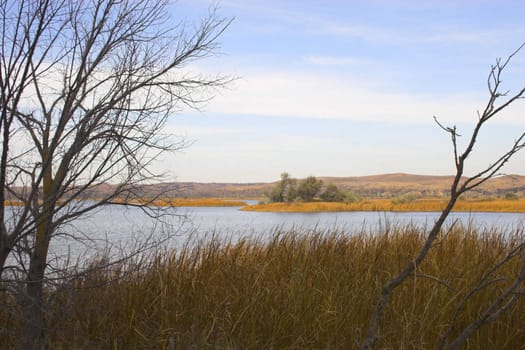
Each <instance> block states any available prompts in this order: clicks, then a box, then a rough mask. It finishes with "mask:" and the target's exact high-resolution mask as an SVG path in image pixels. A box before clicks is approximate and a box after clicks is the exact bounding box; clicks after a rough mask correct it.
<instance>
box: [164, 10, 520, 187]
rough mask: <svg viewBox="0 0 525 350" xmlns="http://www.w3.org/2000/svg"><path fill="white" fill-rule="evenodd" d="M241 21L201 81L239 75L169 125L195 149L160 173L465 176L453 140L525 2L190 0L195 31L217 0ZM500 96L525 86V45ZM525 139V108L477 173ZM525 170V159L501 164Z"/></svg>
mask: <svg viewBox="0 0 525 350" xmlns="http://www.w3.org/2000/svg"><path fill="white" fill-rule="evenodd" d="M214 5H217V6H218V10H217V14H218V15H219V16H221V17H224V18H232V19H233V22H232V23H231V25H230V26H229V27H228V29H227V30H226V31H225V33H224V34H223V35H222V36H221V37H220V38H219V43H220V49H219V51H218V53H217V54H215V55H213V56H211V57H208V58H206V59H203V60H200V61H198V62H195V63H194V65H193V66H192V68H193V69H198V70H199V71H201V72H202V73H203V74H210V75H216V74H221V75H226V76H233V77H235V78H236V79H235V81H234V82H232V83H231V84H229V85H228V86H227V88H225V89H221V90H219V91H217V92H216V95H215V98H214V99H213V100H212V101H210V102H209V103H208V104H206V105H205V106H203V107H202V108H201V109H200V110H199V111H192V110H183V111H181V112H180V113H178V114H177V115H175V116H173V117H172V118H170V120H169V124H168V126H167V131H168V132H170V133H173V134H175V135H178V136H181V137H183V138H184V139H185V140H186V143H187V147H186V148H185V149H183V150H182V151H180V152H177V153H175V154H170V155H166V156H164V157H163V158H162V159H161V161H160V162H158V164H157V165H156V166H157V167H158V169H159V170H160V171H164V172H166V173H167V174H168V175H169V176H170V177H171V178H174V179H176V180H178V181H198V182H239V183H245V182H270V181H276V180H278V179H279V176H280V174H281V173H282V172H284V171H286V172H288V173H290V174H291V175H292V176H293V177H296V178H304V177H306V176H310V175H314V176H363V175H374V174H383V173H398V172H402V173H412V174H422V175H451V174H454V172H455V169H454V159H453V155H452V146H451V142H450V136H449V135H448V134H447V133H445V132H444V131H443V130H442V129H440V127H439V126H438V125H437V124H436V123H435V121H434V119H433V117H434V116H435V117H437V118H438V120H439V121H440V122H441V123H442V124H443V125H447V126H453V125H456V126H457V130H458V133H459V134H461V135H462V136H461V137H460V140H459V146H460V148H461V147H464V145H465V142H466V141H467V140H468V137H469V134H470V132H471V130H472V127H473V125H474V123H475V122H476V121H477V111H480V110H482V109H483V108H484V106H485V104H486V103H487V101H488V89H487V76H488V73H489V70H490V67H491V65H492V64H494V63H495V62H496V60H497V59H498V58H503V59H505V58H506V57H507V56H508V55H510V54H511V53H512V52H513V51H515V50H516V49H517V48H518V47H519V46H520V45H521V44H522V43H523V42H524V41H525V20H524V17H523V14H524V13H525V2H524V1H521V0H518V1H504V0H502V1H498V0H491V1H484V0H479V1H474V0H472V1H470V0H465V1H460V0H455V1H447V0H441V1H410V0H406V1H396V0H390V1H387V0H384V1H379V0H378V1H375V0H369V1H351V0H350V1H343V0H340V1H339V0H327V1H310V0H305V1H299V0H289V1H285V0H283V1H274V0H269V1H262V0H223V1H220V2H218V3H211V2H209V1H204V0H202V1H201V0H179V1H178V2H176V3H174V4H173V6H172V8H171V9H172V11H173V17H174V18H175V19H182V20H183V21H184V22H185V23H198V20H199V18H202V17H204V16H206V15H207V13H208V10H209V8H210V6H214ZM522 51H523V52H520V53H519V54H518V55H516V56H515V57H514V58H513V60H512V61H511V62H510V64H509V66H508V67H507V69H506V70H505V71H504V75H503V77H502V80H503V88H502V91H507V90H510V92H511V93H512V92H513V91H516V90H517V89H519V88H520V87H523V86H525V49H524V50H522ZM524 131H525V100H522V101H519V102H518V103H516V104H515V105H514V106H513V107H512V108H510V109H509V110H508V111H507V112H506V113H502V114H501V115H499V116H497V118H496V119H494V120H492V121H490V123H488V124H486V126H485V128H484V129H483V130H482V133H481V135H480V138H479V139H478V147H477V148H476V152H475V153H474V154H473V155H472V157H471V159H470V160H469V162H468V165H467V168H466V173H467V175H468V174H474V173H477V172H478V171H479V170H481V169H483V168H484V167H486V166H487V165H488V164H490V162H491V161H492V160H495V159H497V157H498V156H499V155H501V154H502V153H503V152H504V151H505V150H506V149H507V148H508V147H510V145H511V144H512V142H513V141H514V140H515V139H516V138H517V137H519V135H520V134H521V133H522V132H524ZM503 172H504V173H506V174H525V152H524V153H522V154H518V155H516V156H515V157H514V159H513V160H512V161H511V162H510V163H509V164H508V165H507V166H506V167H505V168H504V169H503Z"/></svg>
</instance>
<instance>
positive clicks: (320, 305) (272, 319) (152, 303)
mask: <svg viewBox="0 0 525 350" xmlns="http://www.w3.org/2000/svg"><path fill="white" fill-rule="evenodd" d="M423 235H424V232H423V231H422V230H421V229H419V228H416V227H411V226H407V227H388V228H385V230H384V232H380V233H369V232H361V233H354V234H348V233H346V232H340V231H330V232H319V231H312V232H301V231H289V232H280V231H276V232H275V233H274V235H273V237H272V238H270V239H265V240H262V239H257V238H254V239H241V240H238V241H235V242H233V241H225V240H220V239H218V238H210V239H208V240H203V241H202V242H201V243H188V244H187V245H185V246H184V247H182V248H180V249H178V250H174V251H157V252H155V253H152V255H151V256H149V257H142V258H140V259H139V258H136V259H134V260H128V261H126V262H124V263H120V264H116V265H110V266H106V265H105V260H104V259H102V260H96V261H92V262H91V263H90V265H89V266H88V267H89V268H88V269H87V270H86V271H88V272H86V273H85V274H83V275H79V276H77V277H76V278H71V279H69V280H67V282H66V281H64V282H63V283H62V284H61V285H59V286H58V287H54V288H52V289H49V290H48V295H49V297H48V303H49V310H48V314H47V315H48V316H47V320H46V322H47V325H48V326H49V329H48V338H49V339H48V342H49V347H50V348H53V349H95V348H96V349H354V348H356V346H357V343H358V342H359V340H360V339H361V338H362V336H363V332H364V330H365V329H366V325H367V322H368V318H369V315H370V309H371V305H372V304H373V303H374V302H375V301H376V300H377V295H378V293H379V292H380V289H381V286H382V285H383V283H384V282H385V281H386V280H388V279H389V278H390V277H391V276H392V275H393V274H395V273H396V272H398V271H399V270H400V269H402V268H403V267H404V266H405V265H406V264H407V263H408V262H410V261H411V260H412V258H413V256H414V254H415V252H416V251H417V250H418V248H419V247H420V246H421V244H422V242H423V239H424V237H423ZM521 239H522V238H521V236H509V234H508V233H506V232H500V231H498V230H486V231H483V232H475V231H473V230H472V229H471V228H469V227H456V228H454V229H453V230H451V232H449V233H448V234H447V235H446V239H445V235H443V237H441V240H440V241H439V242H438V244H437V245H436V246H435V247H434V248H433V249H432V250H431V253H430V255H429V256H428V259H427V260H426V261H425V263H424V264H423V265H422V266H421V267H420V269H418V271H417V272H416V273H415V274H414V275H413V276H412V277H411V278H410V279H409V280H408V281H406V283H405V284H404V285H402V286H401V287H400V288H399V289H398V290H397V291H396V293H395V294H394V297H393V299H392V300H391V304H390V305H389V308H388V312H387V315H386V319H385V320H384V322H383V324H382V331H381V335H382V338H381V341H380V344H378V348H380V349H429V348H433V347H434V345H435V344H436V343H437V342H438V340H439V337H440V334H441V333H443V332H444V330H445V329H447V327H448V326H449V325H450V323H451V319H452V317H453V315H454V313H455V312H456V309H457V308H458V306H459V305H460V304H461V302H462V300H463V299H464V297H465V295H467V293H469V291H471V290H472V288H475V286H476V283H477V281H478V279H479V278H480V277H481V276H482V275H483V273H484V272H486V271H487V270H488V269H489V268H490V267H491V266H494V265H495V264H496V263H497V262H498V261H500V260H501V259H503V258H504V257H505V256H506V254H508V252H509V251H511V250H512V249H513V248H514V247H516V246H517V245H518V244H519V243H520V242H521ZM518 265H519V262H518V261H517V260H515V259H513V260H510V261H509V262H508V263H507V264H505V265H504V266H503V267H502V268H500V269H498V270H497V271H495V272H494V274H493V276H491V278H490V281H492V283H490V284H488V285H487V286H485V287H484V288H481V289H480V290H479V291H478V292H477V293H475V294H474V296H473V297H472V298H470V299H469V300H468V301H467V302H466V303H465V305H464V308H463V309H462V312H460V313H459V316H458V317H457V320H456V323H455V325H454V328H453V332H452V334H457V332H458V330H460V329H461V328H462V327H465V326H466V325H467V324H468V323H469V322H471V321H472V320H474V319H476V318H477V317H478V316H479V314H480V312H481V310H483V308H484V307H486V306H487V305H488V304H489V303H490V301H491V299H492V298H493V297H494V296H495V295H496V294H497V293H498V291H501V290H502V289H503V288H504V287H505V286H506V285H507V284H508V283H509V280H510V279H512V277H513V276H515V274H516V273H517V271H518V268H519V266H518ZM0 298H1V300H2V303H3V306H4V308H3V312H1V313H0V325H1V333H2V334H0V348H11V347H13V346H16V344H17V341H18V340H19V323H18V320H19V317H20V313H19V311H18V308H17V306H16V302H15V301H14V300H10V299H8V298H7V296H6V293H3V294H0ZM5 310H11V311H10V312H5ZM524 326H525V302H524V300H520V301H519V302H518V303H517V304H516V305H515V306H514V307H513V309H512V310H511V311H510V312H508V313H506V314H504V315H503V316H502V317H501V318H500V319H498V320H497V321H496V322H493V323H491V324H490V325H488V326H485V327H483V328H482V329H481V330H480V331H479V332H477V333H476V334H475V335H474V336H473V337H472V338H471V339H470V341H469V343H468V345H467V347H466V348H467V349H519V348H523V344H525V327H524Z"/></svg>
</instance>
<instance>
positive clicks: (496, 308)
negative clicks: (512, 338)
mask: <svg viewBox="0 0 525 350" xmlns="http://www.w3.org/2000/svg"><path fill="white" fill-rule="evenodd" d="M524 47H525V43H524V44H522V45H521V46H520V47H519V48H518V49H517V50H516V51H514V52H513V53H512V54H511V55H509V56H508V57H507V58H506V59H505V60H503V61H502V60H501V59H498V60H497V61H496V64H495V65H493V66H492V67H491V69H490V73H489V75H488V78H487V85H488V90H489V98H488V102H487V105H486V106H485V108H484V109H483V111H482V112H478V120H477V122H476V124H475V126H474V129H473V131H472V134H471V135H470V138H469V139H468V142H467V144H466V147H465V149H464V150H463V152H460V150H459V147H458V143H457V140H458V137H460V135H459V134H458V133H457V129H456V126H453V127H447V126H444V125H443V124H441V123H440V122H439V121H438V119H437V118H436V117H434V120H435V121H436V123H437V124H438V125H439V127H440V128H441V129H443V130H444V131H445V132H446V133H448V134H449V135H450V137H451V141H452V148H453V154H454V163H455V166H456V174H455V177H454V180H453V182H452V186H451V188H450V199H449V201H448V203H447V205H446V206H445V209H443V211H442V212H441V215H440V216H439V218H438V219H437V220H436V221H435V223H434V225H433V227H432V228H431V230H430V231H429V232H428V235H427V237H426V240H425V243H424V244H423V246H422V247H421V249H420V251H419V252H418V254H417V256H415V257H414V259H413V260H412V261H411V262H410V263H409V264H407V266H406V267H405V268H404V269H403V270H402V271H401V272H400V273H399V274H398V275H397V276H395V277H394V278H392V279H390V280H389V281H388V282H387V283H386V284H385V285H384V286H383V288H382V290H381V295H380V296H379V299H378V301H377V304H376V305H374V307H373V310H372V315H371V318H370V322H369V324H368V329H367V334H366V336H365V338H364V340H363V342H362V343H361V349H372V348H373V347H374V345H375V344H376V342H377V340H378V339H379V338H380V332H379V330H380V323H381V320H382V319H383V316H384V314H385V311H386V308H387V306H388V303H389V301H390V298H391V297H392V294H393V292H394V291H395V289H396V288H397V287H399V286H400V285H401V284H402V283H403V282H405V281H406V280H407V278H408V277H409V276H411V275H413V274H414V272H415V271H416V270H417V268H418V267H419V266H420V265H421V263H422V262H423V261H424V260H425V258H426V256H427V254H428V252H429V251H430V249H431V248H432V246H433V244H434V242H435V241H436V239H437V238H438V236H439V234H440V232H441V230H442V228H443V224H444V223H445V220H446V218H447V217H448V215H449V214H450V212H451V211H452V209H453V208H454V205H455V204H456V201H457V200H458V198H459V197H460V196H461V195H462V194H464V193H465V192H467V191H470V190H472V189H474V188H476V187H478V186H480V185H481V184H483V183H484V182H486V181H487V180H488V179H490V178H493V177H495V176H498V175H499V174H500V170H501V169H502V167H503V166H504V165H505V164H506V163H507V162H508V161H509V160H510V159H511V158H512V156H514V155H515V154H516V153H517V152H519V151H520V150H522V149H523V148H524V147H525V133H522V134H521V135H519V136H518V138H517V139H516V140H515V141H514V142H513V143H512V145H511V146H510V148H509V149H508V150H507V151H506V152H505V153H504V154H502V155H501V156H500V157H499V158H498V159H496V160H494V161H493V162H492V163H490V164H489V165H488V166H487V167H486V168H484V169H483V170H481V171H479V172H478V173H477V174H475V175H473V176H470V177H465V176H464V170H465V164H466V161H467V159H468V157H469V156H470V155H471V154H472V152H473V151H474V147H475V145H476V142H477V140H478V136H479V134H480V132H481V130H482V128H483V127H484V126H485V125H486V124H487V122H488V121H490V120H491V119H493V118H494V117H496V116H497V115H498V114H500V113H501V112H502V111H503V110H505V109H506V108H507V107H509V106H510V105H511V104H513V103H515V102H516V101H518V100H519V99H522V98H523V97H524V95H525V86H524V87H523V88H521V89H520V90H519V91H517V92H515V93H513V94H510V91H507V92H505V91H502V90H501V89H502V86H501V84H502V73H503V71H504V70H505V68H506V67H507V65H508V64H509V62H510V61H511V59H512V58H513V57H514V56H515V55H516V54H518V52H519V51H520V50H522V49H523V48H524ZM523 248H524V247H523V244H521V245H519V246H518V248H517V249H516V251H514V252H512V253H511V254H509V256H507V257H506V258H505V259H503V263H505V262H508V261H509V260H510V259H512V258H513V257H514V256H521V259H523V261H524V262H525V252H524V251H523ZM485 279H486V277H483V278H482V279H481V280H480V286H482V285H484V284H485ZM524 280H525V263H522V264H521V270H520V272H519V273H518V275H517V276H516V278H515V280H514V281H513V282H512V283H511V284H510V285H509V287H508V288H507V289H505V290H504V291H503V292H502V293H501V294H500V295H499V296H498V297H496V299H495V300H494V302H493V303H492V304H491V305H490V306H489V307H488V309H487V310H485V311H484V312H483V313H482V316H481V317H480V318H479V319H477V320H475V321H473V322H472V323H471V324H470V325H469V326H467V328H465V329H464V330H463V332H461V333H460V335H459V336H458V337H457V338H455V339H452V341H450V342H447V339H448V338H449V336H450V329H448V330H447V331H446V332H445V334H444V335H443V337H442V342H441V344H440V348H442V349H444V348H446V349H458V348H459V347H460V346H461V345H462V344H464V342H465V341H466V339H467V338H468V336H470V335H471V334H472V333H474V332H475V331H476V330H477V329H479V328H480V327H481V326H483V325H484V324H486V323H488V322H490V321H492V320H494V319H496V318H497V317H498V316H499V315H501V314H502V313H503V312H505V311H506V310H508V308H509V307H510V306H511V305H513V304H514V303H515V301H516V299H517V297H518V296H519V295H521V294H523V290H522V285H523V281H524ZM480 288H481V287H479V286H478V287H477V288H474V292H473V294H474V293H475V291H476V290H479V289H480Z"/></svg>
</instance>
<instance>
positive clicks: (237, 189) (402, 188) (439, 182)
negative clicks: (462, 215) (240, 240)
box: [143, 173, 525, 198]
mask: <svg viewBox="0 0 525 350" xmlns="http://www.w3.org/2000/svg"><path fill="white" fill-rule="evenodd" d="M318 178H319V179H321V180H323V182H324V184H325V185H326V184H329V183H333V184H335V185H336V186H338V187H339V188H340V189H342V190H344V191H353V192H355V193H357V194H359V195H361V196H363V197H375V198H377V197H383V198H392V197H396V196H400V195H404V194H409V193H411V194H415V195H421V196H425V197H441V196H446V195H447V194H448V191H449V188H450V185H451V183H452V180H453V177H452V176H429V175H413V174H403V173H395V174H382V175H370V176H355V177H322V176H320V177H318ZM299 180H300V179H299ZM277 182H278V181H274V182H260V183H200V182H175V183H163V184H156V185H148V186H144V187H143V192H144V195H145V196H148V195H155V194H159V193H166V194H167V196H170V197H189V198H197V197H226V198H261V197H264V195H265V194H266V193H269V192H270V191H271V189H272V188H273V187H274V186H275V185H276V184H277ZM507 192H514V193H516V194H518V195H519V196H520V197H525V176H523V175H505V176H500V177H497V178H494V179H490V180H489V181H487V182H486V183H485V184H483V185H482V186H481V187H480V188H478V189H476V190H475V191H472V192H471V193H470V194H469V196H472V197H479V196H485V197H486V196H494V197H496V196H503V195H505V193H507Z"/></svg>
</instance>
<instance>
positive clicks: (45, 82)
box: [0, 0, 230, 348]
mask: <svg viewBox="0 0 525 350" xmlns="http://www.w3.org/2000/svg"><path fill="white" fill-rule="evenodd" d="M0 12H1V22H0V31H1V38H0V55H1V56H0V61H1V67H0V118H1V119H0V134H1V144H2V146H1V149H0V184H1V186H2V188H3V191H0V283H2V280H3V281H4V282H5V281H6V280H7V277H6V276H7V274H8V272H9V273H13V274H14V275H13V276H17V277H16V279H18V282H20V279H21V278H23V280H24V288H23V290H24V291H25V293H24V294H25V297H24V298H25V299H24V305H25V306H24V308H25V317H24V322H25V324H26V327H25V328H26V331H25V339H27V343H26V344H25V346H26V347H27V348H36V347H39V346H40V345H41V342H42V339H43V334H44V329H45V325H44V318H43V315H44V314H43V310H44V299H43V288H44V281H45V276H46V266H47V264H48V250H49V245H50V242H51V240H52V239H53V237H54V236H55V235H56V234H57V232H58V229H59V227H61V226H62V225H64V224H65V223H67V222H69V221H71V220H74V219H75V218H78V217H79V216H81V215H84V214H86V213H88V212H90V211H92V210H93V209H95V208H97V207H99V206H101V205H104V204H107V203H110V202H112V201H113V200H115V199H116V198H120V199H121V200H122V199H123V200H127V199H132V198H133V197H135V194H136V188H137V186H138V185H139V184H141V183H144V182H145V181H151V180H154V179H158V177H157V176H158V175H157V174H155V173H152V172H151V170H150V168H151V167H150V165H151V164H152V162H153V161H154V160H155V159H157V157H158V155H159V154H160V153H162V152H166V151H172V150H177V149H180V148H181V147H183V146H184V144H183V142H182V141H176V140H175V141H174V140H172V139H170V138H169V137H166V136H163V135H162V128H163V127H164V125H165V123H166V121H167V118H168V117H170V116H171V115H173V114H174V113H175V112H177V111H179V110H180V109H181V108H183V107H185V106H189V107H196V106H197V105H198V104H199V102H203V101H206V100H207V99H208V98H209V96H210V92H212V91H210V90H209V89H213V88H215V87H218V86H221V85H223V84H224V83H226V82H227V81H228V78H225V77H221V76H217V77H205V76H203V75H200V74H195V73H194V74H192V73H191V72H190V71H189V69H188V64H189V63H191V62H193V61H194V60H196V59H201V58H204V57H207V56H209V55H211V54H213V53H214V52H215V51H216V49H218V43H217V39H218V37H219V36H220V35H221V34H222V33H223V31H224V30H225V29H226V28H227V27H228V25H229V23H230V20H227V19H222V18H219V17H218V16H217V15H216V12H215V11H214V10H211V11H210V13H209V14H208V16H207V17H206V18H204V19H203V20H202V21H201V22H200V23H199V24H198V25H196V26H194V27H191V26H189V25H187V24H184V23H182V22H181V23H179V24H173V22H172V21H173V18H171V17H170V16H169V13H170V11H169V4H168V1H167V0H161V1H149V0H119V1H117V0H77V1H69V0H17V1H14V0H0ZM107 183H112V184H114V186H113V187H111V191H109V192H108V193H105V194H104V195H103V196H102V198H99V199H98V200H97V201H96V202H82V201H79V199H82V198H83V197H84V196H85V194H86V193H89V191H91V190H92V189H95V188H97V186H100V185H102V184H107ZM7 200H10V201H15V202H16V203H17V205H19V206H18V207H16V210H15V209H13V210H11V208H7V207H6V203H7ZM15 252H17V253H18V254H21V255H25V256H26V258H27V261H29V266H28V267H27V268H25V267H22V268H21V267H20V266H7V265H6V262H7V261H8V259H9V257H10V256H11V257H12V256H13V254H14V253H15ZM21 276H23V277H21ZM0 287H1V286H0ZM0 289H1V288H0Z"/></svg>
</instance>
